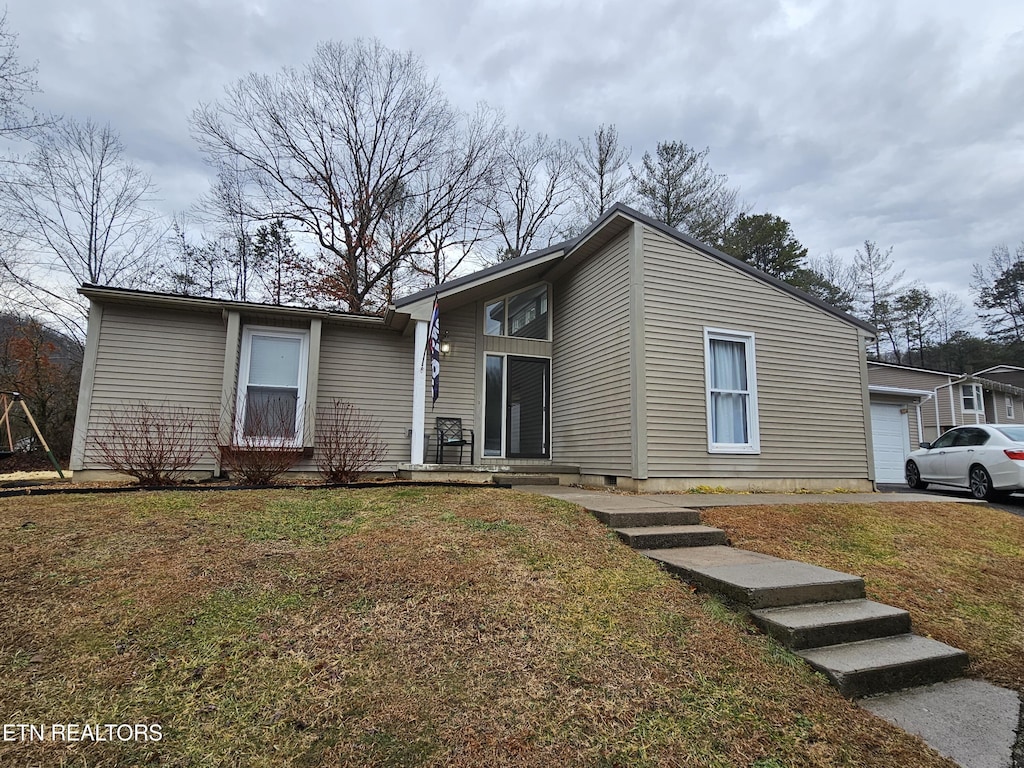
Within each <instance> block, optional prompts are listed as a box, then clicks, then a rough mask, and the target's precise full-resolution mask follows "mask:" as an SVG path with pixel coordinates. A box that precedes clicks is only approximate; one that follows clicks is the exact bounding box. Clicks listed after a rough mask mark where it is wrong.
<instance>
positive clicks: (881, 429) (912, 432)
mask: <svg viewBox="0 0 1024 768" xmlns="http://www.w3.org/2000/svg"><path fill="white" fill-rule="evenodd" d="M1001 367H1002V368H1009V366H1001ZM995 370H996V369H989V371H995ZM989 371H983V372H981V373H978V374H961V373H950V372H947V371H932V370H926V369H923V368H911V367H909V366H905V365H893V364H892V363H879V362H874V361H871V362H868V379H869V382H870V392H871V417H872V433H873V435H872V443H873V445H874V451H875V479H876V480H877V481H878V482H881V483H887V482H889V483H896V482H903V464H904V461H905V460H906V457H907V454H909V453H910V451H912V450H916V449H917V447H918V446H919V445H920V443H922V442H932V441H934V440H935V439H936V438H937V437H938V436H939V435H941V434H942V433H943V432H945V431H946V430H948V429H951V428H952V427H956V426H960V425H962V424H1024V389H1022V388H1021V387H1019V386H1014V385H1013V384H1011V383H1006V382H1005V381H1000V380H998V379H996V378H995V375H993V374H992V373H990V372H989Z"/></svg>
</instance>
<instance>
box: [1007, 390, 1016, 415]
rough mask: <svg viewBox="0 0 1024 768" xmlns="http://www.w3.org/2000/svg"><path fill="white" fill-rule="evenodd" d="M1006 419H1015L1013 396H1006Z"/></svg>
mask: <svg viewBox="0 0 1024 768" xmlns="http://www.w3.org/2000/svg"><path fill="white" fill-rule="evenodd" d="M1006 418H1008V419H1012V418H1015V417H1014V415H1013V395H1007V396H1006Z"/></svg>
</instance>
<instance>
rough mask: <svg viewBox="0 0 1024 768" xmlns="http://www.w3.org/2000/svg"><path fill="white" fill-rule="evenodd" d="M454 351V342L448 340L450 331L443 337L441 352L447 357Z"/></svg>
mask: <svg viewBox="0 0 1024 768" xmlns="http://www.w3.org/2000/svg"><path fill="white" fill-rule="evenodd" d="M451 351H452V343H451V342H450V341H448V331H445V332H444V335H443V336H442V337H441V354H442V355H444V356H445V357H447V356H448V355H449V354H450V353H451Z"/></svg>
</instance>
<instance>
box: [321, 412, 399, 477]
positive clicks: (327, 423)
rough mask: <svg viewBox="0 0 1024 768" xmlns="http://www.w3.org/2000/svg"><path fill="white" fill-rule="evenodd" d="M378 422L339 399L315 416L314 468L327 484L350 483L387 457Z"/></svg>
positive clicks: (386, 448)
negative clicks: (315, 467)
mask: <svg viewBox="0 0 1024 768" xmlns="http://www.w3.org/2000/svg"><path fill="white" fill-rule="evenodd" d="M387 450H388V447H387V444H386V443H385V442H384V441H383V440H382V439H381V437H380V420H379V419H376V418H374V417H372V416H370V415H369V414H367V413H364V412H362V411H360V410H359V409H358V408H356V407H355V406H354V405H352V403H348V402H345V401H344V400H340V399H338V398H334V399H333V400H331V403H330V405H327V406H325V407H323V408H320V409H318V410H317V414H316V466H317V469H319V470H320V474H322V475H323V476H324V479H325V480H326V481H327V482H328V483H351V482H353V481H354V480H356V479H357V478H358V477H359V476H360V475H361V474H362V473H363V472H365V471H366V470H368V469H369V468H370V467H372V466H374V465H376V464H379V463H380V462H381V461H382V460H383V459H384V456H385V455H386V454H387Z"/></svg>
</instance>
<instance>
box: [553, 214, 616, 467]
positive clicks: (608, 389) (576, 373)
mask: <svg viewBox="0 0 1024 768" xmlns="http://www.w3.org/2000/svg"><path fill="white" fill-rule="evenodd" d="M629 275H630V239H629V233H628V232H627V233H626V234H624V235H623V236H621V237H619V238H617V239H616V240H614V241H613V242H611V243H610V244H609V245H608V246H606V247H605V249H604V250H602V251H600V252H598V253H597V254H595V255H594V256H592V257H591V258H589V259H587V260H586V261H585V262H583V264H581V265H580V266H579V267H578V268H577V269H575V270H574V271H573V272H571V273H570V274H569V275H567V276H566V277H565V278H563V279H562V280H560V281H559V282H558V283H557V284H556V286H555V292H554V301H553V311H554V320H553V323H554V325H553V329H554V330H553V342H552V363H551V378H552V385H551V389H552V394H551V409H552V422H551V427H552V429H551V431H552V435H551V438H552V458H553V459H554V460H555V461H558V462H567V463H570V464H578V465H579V466H580V468H581V471H582V472H583V473H584V474H598V475H602V474H608V475H620V476H624V477H629V476H630V475H631V473H632V450H631V439H632V438H631V429H630V424H631V399H630V369H629Z"/></svg>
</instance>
